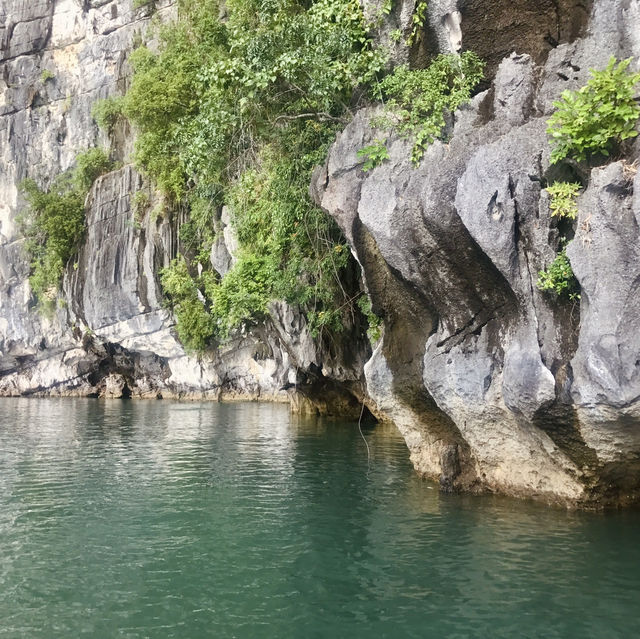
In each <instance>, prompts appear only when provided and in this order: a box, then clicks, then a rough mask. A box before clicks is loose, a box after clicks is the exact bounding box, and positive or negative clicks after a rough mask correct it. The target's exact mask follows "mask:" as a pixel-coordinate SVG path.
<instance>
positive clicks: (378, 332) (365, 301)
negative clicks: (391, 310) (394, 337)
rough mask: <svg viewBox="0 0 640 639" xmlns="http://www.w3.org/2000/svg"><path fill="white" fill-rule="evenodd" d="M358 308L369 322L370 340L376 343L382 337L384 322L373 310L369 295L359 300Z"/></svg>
mask: <svg viewBox="0 0 640 639" xmlns="http://www.w3.org/2000/svg"><path fill="white" fill-rule="evenodd" d="M358 308H359V309H360V312H361V313H362V314H363V315H364V317H365V319H366V320H367V324H368V329H367V335H368V336H369V340H371V342H373V343H375V342H377V341H379V340H380V338H381V337H382V320H381V319H380V318H379V317H378V316H377V315H376V314H375V313H374V312H373V310H372V309H371V300H370V299H369V296H368V295H366V294H365V295H361V296H360V297H359V298H358Z"/></svg>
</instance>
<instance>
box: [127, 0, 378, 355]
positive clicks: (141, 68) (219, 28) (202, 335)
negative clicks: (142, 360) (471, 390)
mask: <svg viewBox="0 0 640 639" xmlns="http://www.w3.org/2000/svg"><path fill="white" fill-rule="evenodd" d="M219 9H220V7H219V2H218V1H217V0H200V1H196V0H182V1H181V2H180V4H179V19H178V21H177V22H175V23H173V24H170V25H166V26H163V27H160V28H159V33H158V37H159V41H160V47H159V50H158V52H154V51H151V50H150V49H148V48H146V47H140V48H139V49H137V50H136V51H135V52H134V53H133V54H132V55H131V58H130V61H131V64H132V66H133V69H134V75H133V79H132V83H131V87H130V90H129V91H128V93H127V94H126V96H124V98H123V100H122V112H123V114H124V115H125V116H126V117H127V118H128V119H129V120H131V121H132V122H133V123H135V124H136V125H137V126H138V129H139V132H140V135H139V137H138V141H137V144H136V151H135V158H136V162H137V164H138V166H139V167H140V168H141V169H143V170H144V171H145V172H146V173H147V174H148V175H150V176H151V177H152V178H153V179H154V180H155V182H156V183H157V185H158V186H159V187H160V188H161V189H162V190H163V191H164V192H165V194H166V195H167V197H168V198H169V199H170V200H172V201H173V202H174V203H178V202H179V203H181V204H182V205H183V206H184V205H186V207H187V208H188V209H189V210H190V219H189V220H188V221H187V225H183V228H182V229H181V233H180V237H181V239H182V240H183V241H184V242H183V243H184V247H183V248H184V252H185V256H184V257H180V258H179V259H178V261H176V262H174V263H173V264H172V265H171V266H170V267H169V269H166V270H165V272H164V276H163V278H162V281H163V286H164V287H165V291H166V293H167V297H168V298H169V300H170V302H171V303H172V304H173V305H174V308H175V309H176V314H177V319H178V332H179V334H181V339H182V340H183V341H184V342H185V344H190V345H191V347H192V348H194V349H195V350H199V349H200V348H201V347H202V346H203V345H204V344H205V343H207V340H210V339H212V338H213V337H216V338H221V339H223V338H225V337H227V336H228V335H229V334H230V332H231V331H232V330H233V329H234V328H236V327H238V326H239V325H240V324H242V323H243V322H246V321H252V320H257V319H259V318H260V317H262V316H263V315H264V314H265V313H266V312H267V305H268V303H269V302H270V301H271V300H274V299H286V300H289V301H291V302H295V303H298V304H300V305H301V306H302V308H303V309H304V310H305V311H306V313H307V318H308V320H309V323H310V325H311V327H312V330H313V331H315V332H318V331H321V330H323V328H326V327H331V328H339V326H340V324H341V322H340V318H341V311H340V309H341V307H343V306H344V303H345V299H348V297H349V296H348V295H347V294H346V293H345V292H344V291H343V290H342V284H341V283H340V276H341V271H342V270H343V269H344V267H345V265H346V263H347V261H348V259H349V251H348V250H347V248H346V245H345V243H344V240H343V238H342V236H341V234H340V232H339V230H338V228H337V227H336V225H335V223H334V222H333V221H332V220H331V219H330V218H329V217H328V216H327V215H326V214H324V213H323V212H322V211H321V210H319V209H318V208H317V207H315V206H314V205H313V203H312V202H311V199H310V196H309V193H308V185H309V182H310V178H311V172H312V170H313V168H314V166H315V165H317V164H318V163H320V162H322V161H323V160H324V156H325V154H326V150H327V147H328V144H329V143H330V142H331V141H332V139H333V137H334V136H335V132H336V131H337V130H338V128H339V127H341V126H343V125H344V123H345V121H346V118H347V116H348V114H349V112H350V109H351V107H352V106H353V104H354V100H356V99H357V96H359V95H360V96H361V95H364V94H365V91H364V89H365V88H367V87H368V85H370V84H371V83H372V81H373V80H374V79H375V78H376V77H377V74H378V73H379V72H381V70H382V68H383V66H384V63H385V55H384V54H383V52H381V51H380V50H378V49H376V48H375V47H374V46H373V43H372V41H371V38H370V35H369V29H368V25H367V24H366V21H365V19H364V14H363V10H362V7H361V5H360V3H359V1H358V0H316V1H315V2H312V3H309V2H306V1H304V0H269V1H268V2H264V0H227V2H226V3H225V12H224V19H220V18H219V16H220V10H219ZM222 204H227V205H230V206H231V209H232V211H233V223H234V226H235V227H236V231H237V235H238V239H239V243H240V249H239V251H238V255H237V256H236V257H237V260H236V262H235V264H234V266H233V268H232V269H231V270H230V272H229V273H227V274H226V275H225V276H224V277H223V278H222V279H218V278H217V277H216V276H215V275H214V274H213V273H212V272H211V271H208V270H207V268H208V264H207V262H208V260H207V259H206V256H207V253H208V249H209V248H210V242H211V239H212V235H213V217H214V215H213V212H214V211H215V210H216V208H218V207H219V206H221V205H222ZM207 244H208V246H207ZM187 257H188V258H189V259H187ZM202 268H204V269H205V272H206V277H207V282H206V286H205V285H204V283H202V282H201V281H200V280H201V278H202V275H200V276H197V275H196V273H197V272H199V271H201V270H202ZM174 271H175V276H176V277H175V278H172V274H174ZM186 276H189V277H190V278H191V280H192V282H194V283H196V284H197V283H198V282H199V281H200V283H201V284H202V285H201V286H195V285H194V286H195V289H196V290H197V291H199V292H200V295H197V294H196V295H195V297H194V287H191V289H189V290H190V292H189V294H188V296H187V297H185V296H184V295H182V293H184V291H185V290H186V288H185V287H178V289H176V286H175V284H176V281H179V282H183V280H184V279H185V277H186ZM177 290H179V291H181V292H182V293H181V294H178V292H176V291H177ZM196 304H200V308H201V310H202V313H205V314H206V315H207V317H208V318H209V319H210V320H211V322H210V323H208V322H205V321H204V316H203V315H202V314H201V312H200V311H198V312H197V313H196V312H195V307H196ZM181 309H182V310H181ZM184 309H188V317H189V318H191V320H193V321H187V315H185V313H187V311H186V310H184ZM181 317H182V319H181ZM191 329H193V330H194V334H193V335H191V334H190V330H191ZM209 329H212V331H213V332H212V333H209Z"/></svg>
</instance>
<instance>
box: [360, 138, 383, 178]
mask: <svg viewBox="0 0 640 639" xmlns="http://www.w3.org/2000/svg"><path fill="white" fill-rule="evenodd" d="M357 155H358V157H359V158H361V159H362V158H364V160H365V162H364V164H363V165H362V170H363V171H370V170H371V169H374V168H375V167H376V166H379V165H380V164H382V163H383V162H384V161H385V160H388V159H389V151H387V147H386V146H385V143H384V142H383V141H382V140H374V141H373V144H370V145H369V146H365V147H364V148H362V149H360V150H359V151H358V153H357Z"/></svg>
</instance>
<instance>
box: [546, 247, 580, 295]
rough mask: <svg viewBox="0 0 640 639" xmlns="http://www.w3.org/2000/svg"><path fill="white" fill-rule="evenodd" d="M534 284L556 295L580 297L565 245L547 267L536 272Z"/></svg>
mask: <svg viewBox="0 0 640 639" xmlns="http://www.w3.org/2000/svg"><path fill="white" fill-rule="evenodd" d="M536 286H537V287H538V289H539V290H541V291H552V292H553V293H555V294H556V295H566V296H568V297H569V299H571V300H577V299H580V294H579V290H580V287H579V284H578V281H577V280H576V278H575V276H574V274H573V269H572V268H571V264H570V263H569V258H567V249H566V246H563V248H562V250H561V251H560V253H558V255H557V256H556V258H555V260H554V261H553V262H552V263H551V264H550V266H549V268H547V269H546V270H543V271H540V272H539V273H538V281H537V282H536Z"/></svg>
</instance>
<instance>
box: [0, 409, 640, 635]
mask: <svg viewBox="0 0 640 639" xmlns="http://www.w3.org/2000/svg"><path fill="white" fill-rule="evenodd" d="M365 432H366V436H367V439H368V441H369V445H370V449H371V459H370V460H368V459H367V451H366V448H365V446H364V443H363V441H362V439H361V438H360V435H359V433H358V429H357V425H355V424H343V423H336V422H327V421H324V420H320V419H302V418H295V419H294V418H291V417H290V416H289V414H288V409H287V407H284V406H278V405H268V404H256V403H253V404H226V405H225V404H222V405H220V404H211V403H203V404H198V403H194V404H190V403H172V402H167V401H162V402H150V401H149V402H130V401H106V402H103V401H97V400H70V399H61V400H25V399H12V400H0V540H1V541H2V545H1V546H0V636H2V637H47V638H49V637H80V636H87V637H116V636H118V637H208V636H215V637H250V638H253V637H277V638H280V637H331V638H333V637H342V636H351V637H393V638H395V637H545V638H549V637H562V638H565V637H580V638H581V639H582V638H584V637H631V636H636V635H637V630H638V627H639V624H640V619H639V611H640V574H639V568H640V561H639V560H640V547H639V545H638V543H637V534H636V531H637V529H638V524H639V523H640V517H639V515H638V513H613V514H608V515H594V514H588V513H576V512H565V511H561V510H555V509H548V508H545V507H543V506H539V505H536V504H529V503H525V502H517V501H512V500H508V499H501V498H497V497H470V496H455V495H441V494H439V493H438V491H437V490H436V489H435V487H434V486H433V485H430V484H428V483H426V482H423V481H421V480H420V479H418V478H417V477H416V475H415V474H414V473H413V472H412V470H411V468H410V465H409V462H408V455H407V451H406V447H405V446H404V443H403V442H402V440H401V439H400V438H399V437H398V435H397V434H396V433H395V431H394V430H393V429H392V428H390V427H388V426H377V427H375V428H368V429H367V430H366V431H365Z"/></svg>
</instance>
